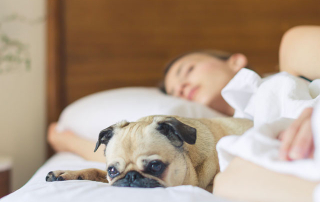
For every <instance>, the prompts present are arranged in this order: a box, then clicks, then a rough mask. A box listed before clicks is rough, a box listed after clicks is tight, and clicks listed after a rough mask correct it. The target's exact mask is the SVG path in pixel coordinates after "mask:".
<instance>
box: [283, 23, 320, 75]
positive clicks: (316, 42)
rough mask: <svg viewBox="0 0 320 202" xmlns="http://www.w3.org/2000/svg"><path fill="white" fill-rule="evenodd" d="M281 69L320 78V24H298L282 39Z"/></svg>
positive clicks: (294, 73)
mask: <svg viewBox="0 0 320 202" xmlns="http://www.w3.org/2000/svg"><path fill="white" fill-rule="evenodd" d="M279 62H280V71H286V72H289V73H291V74H293V75H296V76H304V77H306V78H308V79H311V80H314V79H317V78H320V26H297V27H293V28H291V29H289V30H288V31H287V32H286V33H285V34H284V35H283V38H282V40H281V44H280V50H279Z"/></svg>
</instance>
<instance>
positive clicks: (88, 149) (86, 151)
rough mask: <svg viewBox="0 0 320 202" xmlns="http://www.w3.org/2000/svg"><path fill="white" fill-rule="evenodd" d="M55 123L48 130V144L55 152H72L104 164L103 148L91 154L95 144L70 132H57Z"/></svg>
mask: <svg viewBox="0 0 320 202" xmlns="http://www.w3.org/2000/svg"><path fill="white" fill-rule="evenodd" d="M56 126H57V124H56V123H52V124H50V126H49V129H48V137H47V139H48V142H49V144H50V145H51V146H52V147H53V149H54V150H55V151H57V152H72V153H75V154H77V155H79V156H81V157H82V158H84V159H86V160H89V161H98V162H105V161H106V160H105V157H104V155H103V150H104V148H103V147H100V148H99V149H98V150H97V151H96V152H95V153H94V152H93V150H94V148H95V146H96V143H95V142H92V141H90V140H87V139H84V138H81V137H79V136H77V135H76V134H74V133H73V132H71V131H64V132H57V131H56Z"/></svg>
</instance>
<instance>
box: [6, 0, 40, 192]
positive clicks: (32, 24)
mask: <svg viewBox="0 0 320 202" xmlns="http://www.w3.org/2000/svg"><path fill="white" fill-rule="evenodd" d="M45 2H46V1H44V0H0V155H6V156H10V157H11V158H12V159H13V170H12V171H13V172H12V178H11V179H12V190H16V189H18V188H20V187H21V186H22V185H24V184H25V183H26V182H27V180H28V179H30V177H31V176H32V174H33V173H34V172H35V171H36V170H37V168H39V166H40V165H41V164H43V162H44V160H45V144H44V142H45V136H44V133H45V26H46V25H45V12H46V8H45Z"/></svg>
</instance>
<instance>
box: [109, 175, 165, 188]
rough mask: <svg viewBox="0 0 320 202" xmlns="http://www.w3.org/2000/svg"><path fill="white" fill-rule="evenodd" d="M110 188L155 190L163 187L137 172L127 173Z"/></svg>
mask: <svg viewBox="0 0 320 202" xmlns="http://www.w3.org/2000/svg"><path fill="white" fill-rule="evenodd" d="M112 186H116V187H144V188H155V187H164V186H163V185H161V184H160V183H159V182H158V181H156V180H154V179H150V178H146V177H143V176H142V175H141V174H140V173H138V172H137V171H129V172H128V173H127V174H126V176H124V178H121V179H119V180H117V181H115V182H114V183H113V184H112Z"/></svg>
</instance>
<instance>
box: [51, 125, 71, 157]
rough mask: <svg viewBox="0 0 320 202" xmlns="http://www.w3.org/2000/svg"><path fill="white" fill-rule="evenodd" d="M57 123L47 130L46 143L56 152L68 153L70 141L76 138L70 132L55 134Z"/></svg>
mask: <svg viewBox="0 0 320 202" xmlns="http://www.w3.org/2000/svg"><path fill="white" fill-rule="evenodd" d="M56 127H57V123H51V124H50V126H49V128H48V136H47V141H48V142H49V144H50V145H51V146H52V147H53V149H54V150H55V151H56V152H67V151H70V146H71V144H72V139H73V138H74V137H75V136H76V135H75V134H74V133H72V132H71V131H63V132H57V130H56Z"/></svg>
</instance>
